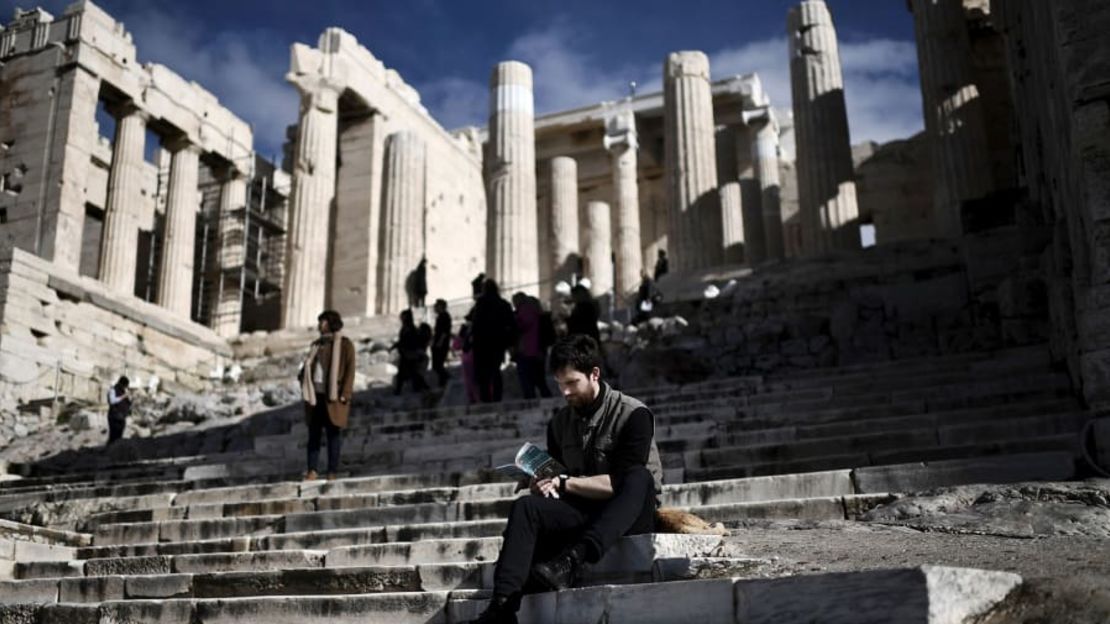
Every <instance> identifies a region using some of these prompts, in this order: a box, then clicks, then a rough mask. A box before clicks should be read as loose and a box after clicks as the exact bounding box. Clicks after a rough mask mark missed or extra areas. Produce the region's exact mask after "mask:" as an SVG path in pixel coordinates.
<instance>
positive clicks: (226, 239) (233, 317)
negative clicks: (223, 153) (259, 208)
mask: <svg viewBox="0 0 1110 624" xmlns="http://www.w3.org/2000/svg"><path fill="white" fill-rule="evenodd" d="M224 175H225V177H224V179H223V182H222V184H221V185H220V237H219V252H218V253H219V256H218V258H219V265H220V275H221V276H222V277H221V281H220V284H219V291H218V292H217V293H216V297H217V299H216V313H215V316H214V317H213V324H212V328H213V329H215V330H216V333H217V334H219V335H221V336H235V335H237V334H238V333H239V328H240V326H241V322H242V316H243V293H242V284H241V283H240V280H239V273H238V272H237V271H235V270H234V269H237V268H241V267H242V266H243V264H244V263H245V261H246V254H247V245H246V242H247V235H248V232H247V230H246V229H245V227H246V223H247V222H246V220H245V219H244V215H242V214H240V213H238V212H237V211H240V210H243V209H244V208H245V207H246V205H247V178H246V176H244V175H243V174H241V173H239V172H238V171H236V170H235V169H231V168H229V170H228V171H226V172H225V174H224Z"/></svg>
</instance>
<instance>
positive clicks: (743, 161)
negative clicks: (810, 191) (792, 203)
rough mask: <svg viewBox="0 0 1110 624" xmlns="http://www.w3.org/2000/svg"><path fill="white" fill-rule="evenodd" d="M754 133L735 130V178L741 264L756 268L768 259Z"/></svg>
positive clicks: (750, 130)
mask: <svg viewBox="0 0 1110 624" xmlns="http://www.w3.org/2000/svg"><path fill="white" fill-rule="evenodd" d="M754 141H755V132H754V131H753V130H752V128H751V127H749V126H747V125H744V126H739V127H737V129H736V145H735V148H734V149H735V150H736V170H737V171H736V174H737V178H738V179H739V181H740V207H741V211H742V212H741V214H742V219H741V220H742V222H743V226H744V262H746V263H747V264H748V265H750V266H755V265H757V264H759V263H760V262H763V261H764V260H766V259H767V243H766V240H765V239H764V236H763V208H762V205H763V201H762V194H763V193H762V189H761V188H760V185H759V176H758V175H757V174H756V169H755V162H754V160H753V156H754V152H755V150H753V149H752V145H753V142H754Z"/></svg>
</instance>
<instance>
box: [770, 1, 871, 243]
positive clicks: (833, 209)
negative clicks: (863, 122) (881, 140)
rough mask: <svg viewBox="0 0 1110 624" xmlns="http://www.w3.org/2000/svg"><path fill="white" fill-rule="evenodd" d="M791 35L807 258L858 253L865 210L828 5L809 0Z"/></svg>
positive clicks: (793, 13)
mask: <svg viewBox="0 0 1110 624" xmlns="http://www.w3.org/2000/svg"><path fill="white" fill-rule="evenodd" d="M787 31H788V32H787V35H788V39H789V41H790V78H791V86H792V92H793V96H794V127H795V136H796V138H797V147H798V156H797V163H798V203H799V211H800V212H801V217H802V239H803V243H802V244H803V252H804V253H805V254H806V255H815V254H822V253H826V252H828V251H830V250H832V249H838V248H839V249H847V248H858V247H859V223H858V221H859V208H858V206H857V204H856V185H855V181H854V179H853V172H852V149H851V145H850V142H849V135H848V113H847V109H846V108H845V104H844V79H843V76H842V74H841V69H840V52H839V49H838V47H837V40H836V30H835V29H834V27H833V21H832V15H831V14H830V13H829V9H828V7H826V6H825V3H824V2H823V1H821V0H806V1H805V2H802V3H801V4H799V5H798V6H796V7H794V8H793V9H791V10H790V13H789V15H788V17H787Z"/></svg>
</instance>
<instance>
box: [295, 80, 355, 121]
mask: <svg viewBox="0 0 1110 624" xmlns="http://www.w3.org/2000/svg"><path fill="white" fill-rule="evenodd" d="M285 79H286V80H287V81H288V82H290V83H292V85H293V86H294V87H296V89H297V91H298V92H299V93H300V94H301V98H302V99H303V100H305V103H306V104H309V105H311V106H313V107H315V108H319V109H320V110H322V111H324V112H329V113H330V112H335V111H336V110H337V104H338V102H339V95H340V94H341V93H343V90H344V89H346V88H347V85H346V83H345V82H344V81H343V80H341V79H339V78H337V77H335V76H325V75H323V74H294V73H289V74H286V75H285Z"/></svg>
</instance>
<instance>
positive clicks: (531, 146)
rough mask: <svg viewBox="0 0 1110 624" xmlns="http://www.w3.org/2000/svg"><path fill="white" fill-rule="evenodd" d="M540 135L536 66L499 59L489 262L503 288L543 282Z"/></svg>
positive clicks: (493, 102)
mask: <svg viewBox="0 0 1110 624" xmlns="http://www.w3.org/2000/svg"><path fill="white" fill-rule="evenodd" d="M535 143H536V139H535V125H534V119H533V109H532V69H531V68H530V67H528V66H527V65H525V64H524V63H521V62H519V61H505V62H503V63H498V64H497V67H495V68H494V69H493V74H492V76H491V77H490V119H489V153H488V157H487V159H486V163H485V164H486V181H487V184H488V185H489V194H488V197H489V222H488V230H487V231H488V234H487V236H488V238H487V249H488V250H489V251H488V266H487V267H486V274H487V275H488V276H489V277H490V278H491V279H494V280H496V281H497V282H498V283H499V284H500V285H501V287H502V288H504V289H511V290H514V291H515V290H521V289H522V288H521V287H523V286H527V287H526V288H523V290H525V291H526V292H530V293H532V294H535V293H536V292H537V291H538V289H537V286H536V283H537V282H538V281H539V252H538V249H537V248H538V245H537V241H536V236H537V230H536V227H537V223H536V218H537V217H536V145H535Z"/></svg>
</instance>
